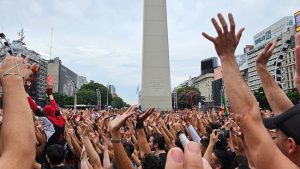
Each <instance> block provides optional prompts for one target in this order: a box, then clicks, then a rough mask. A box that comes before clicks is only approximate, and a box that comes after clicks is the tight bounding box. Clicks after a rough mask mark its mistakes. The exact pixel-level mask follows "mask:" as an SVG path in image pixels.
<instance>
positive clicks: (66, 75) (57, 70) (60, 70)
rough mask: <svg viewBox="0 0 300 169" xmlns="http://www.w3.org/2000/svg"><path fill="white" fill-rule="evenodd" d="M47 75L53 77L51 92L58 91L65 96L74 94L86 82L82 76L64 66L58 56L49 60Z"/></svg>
mask: <svg viewBox="0 0 300 169" xmlns="http://www.w3.org/2000/svg"><path fill="white" fill-rule="evenodd" d="M48 76H50V77H52V79H53V92H58V93H61V94H64V95H67V96H74V94H75V92H76V91H77V90H78V89H79V88H80V87H81V86H82V85H83V84H86V83H87V80H86V78H85V77H83V76H78V75H77V74H76V73H75V72H73V71H72V70H70V69H69V68H67V67H66V66H64V65H63V64H62V62H61V60H60V59H59V58H58V57H55V58H54V59H51V60H49V63H48Z"/></svg>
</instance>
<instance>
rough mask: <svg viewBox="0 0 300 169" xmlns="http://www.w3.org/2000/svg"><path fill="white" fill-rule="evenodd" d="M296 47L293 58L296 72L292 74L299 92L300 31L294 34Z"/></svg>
mask: <svg viewBox="0 0 300 169" xmlns="http://www.w3.org/2000/svg"><path fill="white" fill-rule="evenodd" d="M295 39H296V47H295V59H296V72H295V76H294V83H295V84H296V87H297V89H298V92H299V93H300V32H298V33H297V34H296V37H295Z"/></svg>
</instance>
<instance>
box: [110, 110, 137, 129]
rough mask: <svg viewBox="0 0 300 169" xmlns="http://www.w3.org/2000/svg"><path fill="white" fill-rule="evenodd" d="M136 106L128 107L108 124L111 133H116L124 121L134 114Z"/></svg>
mask: <svg viewBox="0 0 300 169" xmlns="http://www.w3.org/2000/svg"><path fill="white" fill-rule="evenodd" d="M135 109H136V105H134V106H130V107H129V108H128V109H127V110H126V112H124V113H123V114H122V115H118V116H117V117H116V118H115V119H114V120H112V121H111V122H110V123H109V126H110V128H111V131H112V132H118V131H119V129H120V128H121V126H122V125H123V124H124V123H125V121H126V120H127V119H128V118H129V117H130V116H132V115H133V114H134V113H135Z"/></svg>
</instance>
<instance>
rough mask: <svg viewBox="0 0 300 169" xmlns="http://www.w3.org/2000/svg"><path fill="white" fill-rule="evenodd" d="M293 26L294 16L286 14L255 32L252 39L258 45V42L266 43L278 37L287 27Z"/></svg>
mask: <svg viewBox="0 0 300 169" xmlns="http://www.w3.org/2000/svg"><path fill="white" fill-rule="evenodd" d="M293 26H294V17H293V16H286V17H284V18H282V19H280V20H279V21H277V22H275V23H274V24H272V25H271V26H269V27H268V28H266V29H264V30H263V31H261V32H259V33H258V34H256V35H255V36H254V37H253V39H254V44H255V46H258V45H260V44H264V43H267V42H269V41H271V40H272V39H274V38H276V37H278V36H279V35H281V34H282V33H283V32H286V31H287V30H288V28H290V27H293Z"/></svg>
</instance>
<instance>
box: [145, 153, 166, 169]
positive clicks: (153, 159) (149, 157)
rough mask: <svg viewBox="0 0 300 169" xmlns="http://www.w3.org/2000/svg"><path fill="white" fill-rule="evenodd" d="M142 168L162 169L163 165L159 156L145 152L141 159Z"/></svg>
mask: <svg viewBox="0 0 300 169" xmlns="http://www.w3.org/2000/svg"><path fill="white" fill-rule="evenodd" d="M142 168H143V169H163V168H164V166H163V164H162V162H161V161H160V159H159V157H158V156H157V155H154V154H146V155H145V156H144V158H143V159H142Z"/></svg>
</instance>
